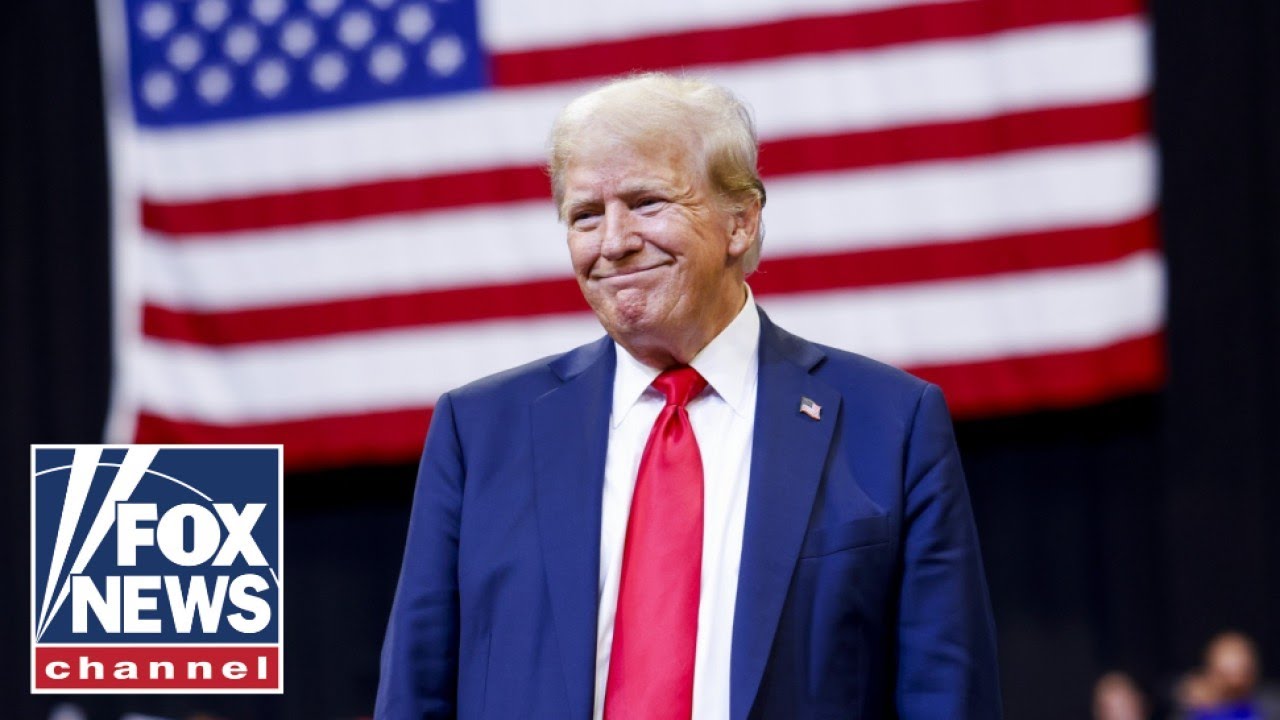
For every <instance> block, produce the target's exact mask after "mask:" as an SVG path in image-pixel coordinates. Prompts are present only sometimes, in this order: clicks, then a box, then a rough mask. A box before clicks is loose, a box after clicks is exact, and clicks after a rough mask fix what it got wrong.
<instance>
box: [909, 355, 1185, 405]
mask: <svg viewBox="0 0 1280 720" xmlns="http://www.w3.org/2000/svg"><path fill="white" fill-rule="evenodd" d="M911 372H912V373H914V374H915V375H918V376H920V377H922V378H924V379H925V380H928V381H929V382H932V383H936V384H938V385H939V386H941V387H942V390H943V392H944V393H945V394H946V397H947V405H948V406H949V407H950V409H951V414H952V416H953V417H955V418H957V419H967V418H979V417H990V416H995V415H1012V414H1015V413H1022V412H1030V411H1033V410H1050V409H1058V408H1067V407H1073V406H1077V405H1087V404H1090V403H1096V402H1100V401H1102V400H1106V399H1107V398H1112V397H1118V396H1122V395H1129V394H1133V393H1138V392H1153V391H1155V390H1158V389H1159V388H1160V386H1161V385H1163V384H1164V379H1165V361H1164V338H1163V335H1159V334H1156V335H1149V336H1145V337H1140V338H1134V339H1129V340H1124V341H1122V342H1118V343H1115V344H1114V345H1110V346H1108V347H1105V348H1100V349H1098V348H1094V349H1089V350H1080V351H1078V352H1069V353H1058V354H1053V355H1035V356H1031V357H1021V358H1001V359H999V360H991V361H987V362H977V363H966V364H962V365H940V366H932V367H916V368H912V369H911Z"/></svg>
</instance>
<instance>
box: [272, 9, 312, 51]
mask: <svg viewBox="0 0 1280 720" xmlns="http://www.w3.org/2000/svg"><path fill="white" fill-rule="evenodd" d="M315 44H316V31H315V28H313V27H312V26H311V21H310V20H307V19H305V18H295V19H293V20H290V21H289V22H287V23H285V24H284V30H282V31H281V32H280V47H282V48H284V51H285V52H287V53H289V54H290V55H292V56H294V57H296V58H300V57H302V56H303V55H306V54H307V53H309V52H311V48H313V47H315Z"/></svg>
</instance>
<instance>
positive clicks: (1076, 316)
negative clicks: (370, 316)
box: [138, 252, 1163, 423]
mask: <svg viewBox="0 0 1280 720" xmlns="http://www.w3.org/2000/svg"><path fill="white" fill-rule="evenodd" d="M1162 287H1163V269H1162V264H1161V261H1160V258H1159V256H1158V255H1157V254H1156V253H1154V252H1142V253H1138V254H1135V255H1133V256H1130V257H1128V258H1125V259H1123V260H1120V261H1117V262H1112V263H1107V264H1101V265H1094V266H1089V267H1084V268H1075V269H1068V270H1055V271H1052V272H1032V273H1021V274H1010V275H1006V276H1002V277H1000V278H996V279H992V278H983V279H980V280H964V281H953V282H937V283H927V284H920V285H911V286H898V287H894V288H887V289H874V290H856V291H847V290H846V291H836V292H821V293H813V294H807V295H795V296H787V297H777V298H767V299H762V302H761V304H762V305H763V306H764V307H765V308H766V309H768V310H769V311H770V312H771V313H772V314H773V317H774V318H775V319H776V320H777V321H778V322H779V324H781V325H782V326H784V327H786V328H788V329H789V330H792V331H794V332H797V333H799V334H800V335H802V336H806V337H809V338H812V339H814V340H817V341H819V342H825V343H828V344H831V345H835V346H837V347H842V348H847V349H850V350H853V351H856V352H860V353H863V354H866V355H870V356H872V357H876V358H879V359H881V360H884V361H886V362H892V363H895V364H899V365H913V364H929V363H940V362H948V363H952V362H963V361H976V360H983V359H996V358H1000V357H1006V356H1010V355H1022V354H1027V353H1050V352H1055V351H1066V350H1075V349H1084V348H1088V347H1095V346H1099V345H1104V344H1106V343H1110V342H1113V341H1116V340H1119V339H1124V338H1128V337H1136V336H1141V335H1144V334H1148V333H1151V332H1154V331H1156V330H1157V329H1158V328H1159V327H1160V324H1161V319H1162V316H1163V309H1162V301H1161V298H1162ZM600 334H601V330H600V327H599V325H598V324H597V322H596V320H595V318H594V317H592V316H591V315H589V314H587V313H582V314H575V315H568V316H556V317H541V318H531V319H520V320H515V321H490V322H478V323H471V324H466V325H448V326H436V327H430V328H424V329H413V330H397V331H389V332H371V333H358V334H352V335H346V336H334V337H328V338H323V339H308V340H302V341H293V342H280V343H273V344H271V345H269V346H266V347H243V348H236V349H230V350H208V349H202V348H197V347H192V346H186V345H181V344H168V343H163V342H158V341H146V342H144V343H143V347H142V351H141V352H140V353H139V356H138V360H139V376H140V377H141V378H143V381H142V383H141V387H140V390H141V397H140V400H141V402H142V406H143V407H144V408H146V409H148V410H150V411H152V412H156V413H159V414H161V415H165V416H169V417H173V418H178V419H184V420H193V421H203V422H213V423H250V422H263V421H272V420H287V419H294V418H305V417H309V416H314V415H328V414H342V413H358V412H363V411H372V410H380V409H394V408H401V407H414V406H420V405H424V404H430V403H432V402H434V401H435V399H436V398H437V397H438V396H439V395H440V394H441V393H442V392H444V391H446V390H448V389H450V388H453V387H456V386H458V385H461V384H464V383H466V382H469V381H471V380H473V379H476V378H478V377H480V376H483V375H487V374H490V373H493V372H497V371H499V370H501V369H503V368H506V367H510V366H512V365H515V364H517V363H520V362H524V361H527V360H532V359H535V358H537V357H541V356H544V355H547V354H551V353H555V352H559V351H563V350H564V349H566V348H569V347H572V346H574V345H576V344H580V343H582V342H586V341H588V340H590V339H592V338H594V337H598V336H599V335H600ZM319 389H323V391H322V392H321V391H319Z"/></svg>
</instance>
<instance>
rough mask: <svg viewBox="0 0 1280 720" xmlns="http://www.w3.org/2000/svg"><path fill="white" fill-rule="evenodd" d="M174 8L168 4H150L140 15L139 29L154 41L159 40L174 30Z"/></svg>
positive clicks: (144, 7)
mask: <svg viewBox="0 0 1280 720" xmlns="http://www.w3.org/2000/svg"><path fill="white" fill-rule="evenodd" d="M173 22H174V17H173V6H172V5H170V4H169V3H167V2H149V3H147V4H146V5H145V6H143V8H142V12H141V13H140V14H139V15H138V29H139V30H141V31H142V33H143V34H144V35H146V36H147V37H149V38H151V39H152V40H159V39H160V38H162V37H164V34H165V33H167V32H169V31H170V30H172V29H173Z"/></svg>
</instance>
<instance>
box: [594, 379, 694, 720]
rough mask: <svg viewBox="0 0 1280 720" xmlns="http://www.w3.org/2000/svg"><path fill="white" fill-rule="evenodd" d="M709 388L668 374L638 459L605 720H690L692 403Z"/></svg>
mask: <svg viewBox="0 0 1280 720" xmlns="http://www.w3.org/2000/svg"><path fill="white" fill-rule="evenodd" d="M706 386H707V381H706V380H703V379H702V376H701V375H699V374H698V371H697V370H694V369H693V368H691V367H679V368H673V369H671V370H667V371H666V372H664V373H662V374H661V375H659V376H658V378H657V379H656V380H654V381H653V387H654V388H656V389H657V390H658V391H659V392H661V393H662V394H663V395H665V396H666V397H667V405H666V407H664V408H662V412H661V413H659V414H658V419H657V420H656V421H654V423H653V430H651V431H650V432H649V441H648V443H647V444H646V445H645V447H644V455H643V456H641V458H640V471H639V472H638V473H637V474H636V487H635V494H634V495H633V496H632V498H631V515H630V517H629V518H628V520H627V538H626V544H625V545H623V548H622V580H621V584H620V586H619V588H618V609H617V612H616V614H615V616H614V627H613V651H612V653H611V655H610V659H609V681H608V685H607V686H606V689H605V701H604V717H605V718H606V720H628V719H629V718H637V719H643V720H689V717H690V715H691V714H692V713H693V659H694V651H695V649H696V647H697V638H698V595H699V593H700V591H701V584H702V456H701V455H700V454H699V453H698V441H697V439H696V438H694V436H693V425H692V424H690V422H689V413H688V411H686V410H685V404H686V403H688V402H689V401H690V400H691V399H693V398H694V397H695V396H696V395H697V394H698V393H700V392H702V389H703V388H704V387H706Z"/></svg>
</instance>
